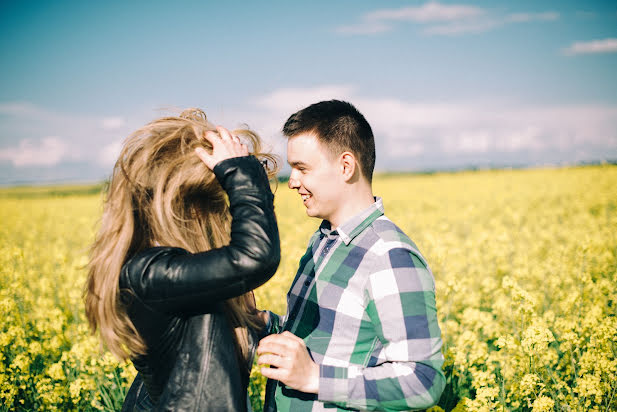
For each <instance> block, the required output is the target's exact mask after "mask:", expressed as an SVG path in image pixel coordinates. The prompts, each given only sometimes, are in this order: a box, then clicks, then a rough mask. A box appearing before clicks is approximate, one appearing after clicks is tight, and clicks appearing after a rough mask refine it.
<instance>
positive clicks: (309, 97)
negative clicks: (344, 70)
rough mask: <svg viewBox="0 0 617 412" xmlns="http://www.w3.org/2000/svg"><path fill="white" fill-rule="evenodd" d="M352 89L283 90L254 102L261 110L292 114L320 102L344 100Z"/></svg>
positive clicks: (333, 87)
mask: <svg viewBox="0 0 617 412" xmlns="http://www.w3.org/2000/svg"><path fill="white" fill-rule="evenodd" d="M352 90H353V87H351V86H348V85H322V86H317V87H311V88H284V89H278V90H275V91H273V92H272V93H270V94H267V95H266V96H263V97H260V98H258V99H256V100H255V101H254V102H255V103H256V104H257V105H258V106H260V107H263V108H266V109H269V110H274V111H280V112H283V113H290V114H291V113H292V112H294V111H296V110H299V109H301V108H303V107H305V106H307V105H309V104H311V103H315V102H318V101H320V100H330V99H345V98H348V97H349V96H351V92H352Z"/></svg>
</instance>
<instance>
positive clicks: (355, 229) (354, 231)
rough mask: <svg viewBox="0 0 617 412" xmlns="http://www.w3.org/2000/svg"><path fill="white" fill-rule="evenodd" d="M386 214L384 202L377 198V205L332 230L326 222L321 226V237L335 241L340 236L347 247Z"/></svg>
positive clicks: (374, 204)
mask: <svg viewBox="0 0 617 412" xmlns="http://www.w3.org/2000/svg"><path fill="white" fill-rule="evenodd" d="M383 214H384V207H383V200H382V199H381V197H375V203H373V204H372V205H370V206H369V207H368V208H366V209H364V210H363V211H362V212H360V213H358V214H357V215H355V216H353V217H351V218H350V219H348V220H347V221H346V222H345V223H343V224H342V225H340V226H339V227H337V228H336V229H334V230H332V229H331V225H330V222H328V221H327V220H324V221H322V222H321V225H320V226H319V230H320V231H321V235H322V236H325V237H327V238H330V239H333V238H335V237H336V236H340V237H341V240H342V241H343V243H345V246H347V245H349V243H351V241H352V240H353V239H354V238H355V237H356V236H358V235H359V234H360V233H362V231H363V230H364V229H366V228H367V227H368V226H370V224H371V223H373V222H374V221H375V219H377V218H378V217H380V216H382V215H383Z"/></svg>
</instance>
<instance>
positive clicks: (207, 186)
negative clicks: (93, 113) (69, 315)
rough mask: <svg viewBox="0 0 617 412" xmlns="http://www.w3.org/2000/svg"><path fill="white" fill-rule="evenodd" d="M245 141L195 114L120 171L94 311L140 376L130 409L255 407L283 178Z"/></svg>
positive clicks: (131, 140)
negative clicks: (250, 397) (259, 302)
mask: <svg viewBox="0 0 617 412" xmlns="http://www.w3.org/2000/svg"><path fill="white" fill-rule="evenodd" d="M235 134H236V135H235V136H232V135H231V134H230V133H229V132H228V131H227V130H226V129H224V128H222V127H218V128H214V127H213V126H212V125H211V124H210V123H209V122H208V121H207V119H206V116H205V114H204V113H203V112H202V111H200V110H197V109H191V110H187V111H184V112H183V113H182V114H180V116H179V117H165V118H161V119H158V120H155V121H153V122H152V123H150V124H148V125H146V126H145V127H143V128H141V129H139V130H137V131H136V132H135V133H133V134H132V135H130V136H129V137H128V139H127V140H126V141H125V143H124V147H123V150H122V152H121V154H120V157H119V159H118V161H117V163H116V165H115V167H114V171H113V174H112V178H111V182H110V185H109V190H108V193H107V199H106V202H105V205H104V211H103V217H102V221H101V228H100V230H99V233H98V236H97V237H96V240H95V243H94V245H93V247H92V251H91V259H90V263H89V273H88V280H87V284H86V290H85V301H86V315H87V317H88V321H89V323H90V325H91V327H92V329H93V330H96V329H97V328H98V329H99V331H100V334H101V338H102V340H103V342H104V343H105V345H106V346H107V348H108V349H109V350H110V351H111V352H112V353H114V354H116V355H117V356H119V357H120V358H126V357H127V356H130V358H131V360H132V361H133V364H134V365H135V368H136V369H137V371H138V372H139V374H138V376H137V377H136V379H135V381H134V382H133V385H132V386H131V389H130V390H129V394H128V395H127V398H126V399H125V404H124V406H123V409H124V410H150V409H153V410H174V411H177V410H182V411H184V410H187V411H189V410H190V411H203V410H215V411H245V410H247V408H248V407H249V405H248V404H247V396H246V390H247V385H248V379H249V373H250V369H251V365H252V358H253V353H254V348H255V346H256V341H257V340H258V335H259V333H260V331H261V330H262V329H263V326H264V324H263V320H261V318H260V316H259V314H258V313H259V312H258V311H257V309H256V308H255V300H254V297H253V293H252V290H253V289H254V288H256V287H258V286H259V285H261V284H263V283H264V282H266V281H267V280H268V279H269V278H270V277H271V276H272V275H273V274H274V272H275V271H276V268H277V267H278V263H279V260H280V248H279V247H280V245H279V236H278V228H277V224H276V219H275V216H274V210H273V203H272V202H273V195H272V192H271V191H270V186H269V183H268V175H269V176H273V174H274V171H275V170H274V168H271V169H268V170H267V171H266V170H265V169H266V166H264V165H263V164H262V163H260V161H258V160H257V158H256V157H255V156H257V157H259V158H261V159H262V161H266V165H267V164H268V162H267V161H268V160H269V161H270V164H272V165H274V166H276V162H275V161H274V158H273V157H272V156H271V155H268V154H263V153H260V141H259V138H258V136H257V135H256V134H254V133H253V132H250V131H248V130H238V131H235ZM237 135H241V136H243V137H244V138H245V139H248V140H249V141H250V144H251V146H252V153H253V155H250V156H249V152H248V148H247V146H246V145H244V144H242V143H241V142H240V140H239V138H238V136H237ZM227 198H228V200H227Z"/></svg>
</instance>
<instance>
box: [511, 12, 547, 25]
mask: <svg viewBox="0 0 617 412" xmlns="http://www.w3.org/2000/svg"><path fill="white" fill-rule="evenodd" d="M558 19H559V13H556V12H552V11H548V12H544V13H512V14H510V15H508V17H507V18H506V21H508V22H512V23H527V22H532V21H554V20H558Z"/></svg>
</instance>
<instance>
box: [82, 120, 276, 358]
mask: <svg viewBox="0 0 617 412" xmlns="http://www.w3.org/2000/svg"><path fill="white" fill-rule="evenodd" d="M207 130H213V131H216V129H215V127H214V126H213V125H212V124H211V123H210V122H209V121H208V119H207V117H206V115H205V113H204V112H203V111H201V110H199V109H187V110H184V111H183V112H182V113H181V114H180V115H179V116H176V117H173V116H171V117H163V118H160V119H157V120H154V121H153V122H151V123H149V124H147V125H146V126H144V127H142V128H141V129H139V130H137V131H135V132H134V133H132V134H131V135H130V136H129V137H128V138H127V139H126V140H125V142H124V146H123V148H122V152H121V153H120V157H119V158H118V161H117V162H116V165H115V166H114V169H113V173H112V176H111V180H110V182H109V186H108V188H107V193H106V199H105V202H104V207H103V216H102V218H101V222H100V229H99V231H98V234H97V236H96V238H95V241H94V244H93V245H92V248H91V251H90V261H89V264H88V279H87V282H86V285H85V290H84V299H85V306H86V316H87V318H88V322H89V324H90V327H91V329H92V331H93V333H94V332H96V330H97V329H98V330H99V331H100V335H101V339H102V341H103V343H104V344H105V345H106V347H107V348H108V349H109V350H110V351H111V352H112V353H113V354H115V355H116V356H118V357H119V358H121V359H126V358H127V357H130V356H135V355H140V354H145V353H147V347H146V344H145V342H144V340H143V339H142V337H141V336H140V335H139V333H138V331H137V329H136V328H135V326H134V325H133V323H132V322H131V320H130V318H129V316H128V314H127V311H126V307H125V306H124V305H123V304H122V299H121V297H120V293H121V291H120V286H119V276H120V270H121V268H122V265H123V264H124V263H125V262H126V261H127V260H128V259H130V258H131V257H132V256H134V255H135V254H136V253H138V252H140V251H142V250H145V249H147V248H151V247H154V246H174V247H180V248H183V249H186V250H188V251H189V252H192V253H197V252H201V251H206V250H210V249H213V248H218V247H222V246H224V245H227V244H229V241H230V230H231V216H230V213H229V205H228V201H227V197H226V193H225V191H224V190H223V189H222V188H221V186H220V185H219V183H218V181H217V179H216V177H215V176H214V173H213V172H212V171H211V170H210V169H209V168H208V167H207V166H206V165H205V164H204V163H203V162H202V161H201V160H200V159H199V158H198V157H197V155H196V154H195V153H194V149H195V148H196V147H199V146H201V147H203V148H205V149H206V151H208V152H211V151H212V146H211V144H210V142H209V141H208V140H206V139H204V138H203V135H204V133H205V132H206V131H207ZM232 133H233V134H234V135H237V136H239V137H240V138H241V140H243V141H244V142H245V143H246V144H247V146H248V147H249V151H250V152H251V154H253V155H255V156H256V157H257V158H259V159H260V160H262V161H263V162H264V163H265V165H266V170H267V173H268V176H269V177H270V178H272V177H274V175H275V173H276V171H277V159H276V157H275V156H274V155H272V154H268V153H262V152H261V150H262V148H261V140H260V138H259V136H258V135H257V134H255V133H254V132H252V131H250V130H248V128H247V129H238V130H234V131H232ZM252 307H254V296H253V292H252V291H251V292H248V293H246V294H244V295H242V296H239V297H235V298H232V299H229V300H227V301H226V302H225V313H226V315H227V317H228V319H229V320H230V323H231V325H232V327H233V328H234V330H235V338H236V339H235V341H236V350H237V354H238V356H239V357H240V359H247V356H248V355H247V354H248V330H247V328H258V327H260V326H263V324H262V322H261V321H260V319H259V317H258V316H257V313H256V312H255V311H254V310H252V309H251V308H252Z"/></svg>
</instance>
